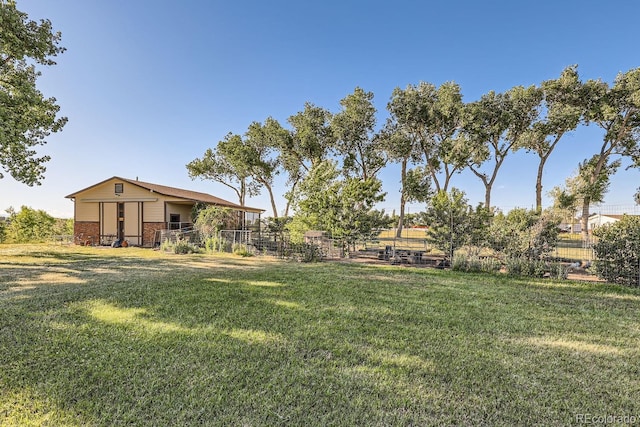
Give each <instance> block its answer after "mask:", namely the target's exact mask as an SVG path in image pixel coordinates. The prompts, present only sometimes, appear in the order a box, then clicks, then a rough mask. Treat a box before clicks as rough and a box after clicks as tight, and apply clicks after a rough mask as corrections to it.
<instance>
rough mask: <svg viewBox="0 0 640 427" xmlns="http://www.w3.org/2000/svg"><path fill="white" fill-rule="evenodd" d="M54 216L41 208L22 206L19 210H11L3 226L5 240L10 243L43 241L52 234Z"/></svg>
mask: <svg viewBox="0 0 640 427" xmlns="http://www.w3.org/2000/svg"><path fill="white" fill-rule="evenodd" d="M55 222H56V220H55V218H53V217H52V216H51V215H49V214H47V213H46V212H45V211H43V210H35V209H32V208H30V207H28V206H22V208H21V209H20V212H13V210H11V212H10V215H9V219H8V224H7V225H6V227H5V237H6V241H7V242H10V243H30V242H44V241H46V240H48V239H49V238H50V237H51V236H52V234H53V229H54V225H55Z"/></svg>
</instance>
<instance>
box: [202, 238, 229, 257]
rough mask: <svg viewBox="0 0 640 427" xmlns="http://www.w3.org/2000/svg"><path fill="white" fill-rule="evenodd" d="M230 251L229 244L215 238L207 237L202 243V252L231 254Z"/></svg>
mask: <svg viewBox="0 0 640 427" xmlns="http://www.w3.org/2000/svg"><path fill="white" fill-rule="evenodd" d="M231 249H232V247H231V242H229V241H228V240H226V239H221V238H219V237H216V236H212V237H207V238H206V239H205V241H204V250H205V252H207V253H209V254H212V253H215V252H231Z"/></svg>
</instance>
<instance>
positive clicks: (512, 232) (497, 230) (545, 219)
mask: <svg viewBox="0 0 640 427" xmlns="http://www.w3.org/2000/svg"><path fill="white" fill-rule="evenodd" d="M559 223H560V221H559V219H558V218H557V217H556V216H555V215H553V214H552V213H549V212H543V213H542V214H540V213H538V212H536V211H532V210H531V211H529V210H526V209H521V208H516V209H513V210H511V211H510V212H509V213H508V214H507V215H504V214H502V213H499V214H498V215H496V216H495V217H494V220H493V223H492V224H491V227H490V230H489V233H488V235H489V236H490V237H489V241H490V246H491V248H492V249H494V250H495V251H498V252H502V253H503V254H504V255H505V256H506V257H507V258H511V259H518V258H527V259H531V260H534V259H542V258H544V257H545V256H546V255H548V254H549V253H550V252H551V251H553V248H555V247H556V245H557V242H558V233H559V229H558V224H559ZM514 268H518V267H516V266H515V265H514ZM526 268H527V269H528V268H529V267H526Z"/></svg>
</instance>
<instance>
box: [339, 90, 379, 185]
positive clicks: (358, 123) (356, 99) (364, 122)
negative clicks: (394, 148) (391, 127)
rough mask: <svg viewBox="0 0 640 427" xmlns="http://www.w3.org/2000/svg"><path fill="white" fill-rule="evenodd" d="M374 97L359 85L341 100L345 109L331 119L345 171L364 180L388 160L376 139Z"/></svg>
mask: <svg viewBox="0 0 640 427" xmlns="http://www.w3.org/2000/svg"><path fill="white" fill-rule="evenodd" d="M372 100H373V93H372V92H365V91H364V90H363V89H361V88H359V87H356V89H355V90H354V92H353V93H352V94H350V95H347V96H346V97H345V98H343V99H342V100H341V101H340V105H341V106H342V110H341V111H340V112H339V113H337V114H336V115H335V116H333V119H332V121H331V129H332V130H333V132H334V134H335V136H336V138H337V144H336V151H337V153H338V154H340V155H341V156H343V173H344V174H345V175H346V176H353V177H359V178H361V179H362V180H365V181H366V180H368V179H370V178H374V177H375V176H376V175H377V173H378V172H379V171H380V169H382V168H383V167H384V166H385V164H386V161H387V159H386V158H385V156H384V151H383V150H382V149H381V147H380V142H379V140H378V139H377V138H374V135H375V133H374V130H375V126H376V117H375V116H376V109H375V107H374V106H373V102H372Z"/></svg>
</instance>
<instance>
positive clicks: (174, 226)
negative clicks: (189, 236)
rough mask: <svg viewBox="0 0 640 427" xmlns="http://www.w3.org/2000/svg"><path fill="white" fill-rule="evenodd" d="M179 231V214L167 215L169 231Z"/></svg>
mask: <svg viewBox="0 0 640 427" xmlns="http://www.w3.org/2000/svg"><path fill="white" fill-rule="evenodd" d="M179 229H180V214H169V230H179Z"/></svg>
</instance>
